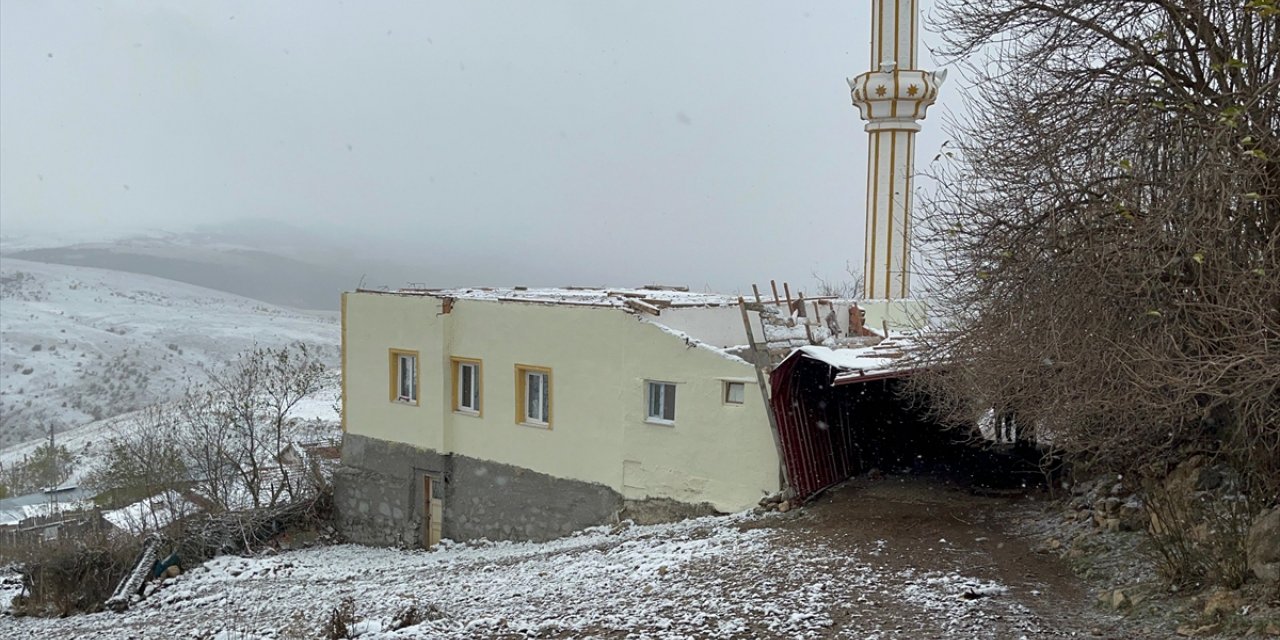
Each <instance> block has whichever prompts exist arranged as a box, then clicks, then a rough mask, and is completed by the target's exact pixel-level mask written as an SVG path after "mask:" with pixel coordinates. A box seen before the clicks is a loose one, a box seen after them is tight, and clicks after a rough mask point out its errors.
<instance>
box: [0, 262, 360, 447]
mask: <svg viewBox="0 0 1280 640" xmlns="http://www.w3.org/2000/svg"><path fill="white" fill-rule="evenodd" d="M334 295H335V296H336V295H337V293H336V292H335V294H334ZM339 331H340V329H339V326H338V319H337V314H334V313H324V312H305V311H296V310H292V309H286V308H284V307H277V306H274V305H270V304H267V303H263V302H259V301H256V300H251V299H249V298H243V297H240V296H236V295H232V294H228V293H223V292H220V291H214V290H212V289H205V288H201V287H197V286H193V285H189V284H183V283H180V282H174V281H172V280H165V279H162V278H154V277H150V276H144V275H138V274H132V273H124V272H120V271H111V270H107V269H93V268H87V267H73V266H65V265H54V264H44V263H39V262H29V261H24V260H14V259H11V258H3V259H0V338H2V339H0V446H5V445H12V444H15V443H17V442H20V441H23V440H27V439H30V438H33V437H39V436H40V435H42V433H41V431H42V430H43V428H44V427H45V425H48V424H52V425H53V426H54V427H55V428H56V429H59V430H63V429H69V428H73V427H76V426H80V425H83V424H86V423H89V422H93V421H97V420H101V419H105V418H108V417H111V416H115V415H118V414H121V413H125V412H128V411H131V410H135V409H139V408H142V407H144V406H147V405H150V404H153V403H156V402H162V401H166V400H171V399H174V398H175V397H177V396H178V395H179V394H181V393H182V392H183V391H184V390H185V388H186V386H187V382H188V381H190V380H200V379H203V377H204V375H205V372H206V371H208V370H209V369H210V368H213V367H217V366H220V365H222V364H224V363H226V362H228V361H230V360H232V359H233V358H234V357H235V356H236V355H237V354H239V353H241V352H243V351H246V350H248V349H251V348H253V347H254V346H262V347H278V346H283V345H285V344H289V343H292V342H298V341H300V342H305V343H307V344H310V345H312V346H316V347H318V348H319V349H320V352H321V354H322V355H323V356H324V357H326V358H327V359H328V360H329V361H330V362H331V364H334V365H336V364H337V353H338V342H339Z"/></svg>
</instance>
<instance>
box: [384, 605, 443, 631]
mask: <svg viewBox="0 0 1280 640" xmlns="http://www.w3.org/2000/svg"><path fill="white" fill-rule="evenodd" d="M443 617H444V612H443V611H441V610H440V608H439V607H437V606H436V605H434V604H428V605H426V606H423V605H422V604H420V603H417V602H411V603H409V604H407V605H405V606H404V607H401V608H400V610H399V611H396V614H395V615H394V616H392V617H391V629H392V630H395V631H398V630H400V629H406V628H408V627H412V626H415V625H419V624H422V623H423V622H426V621H427V620H439V619H441V618H443Z"/></svg>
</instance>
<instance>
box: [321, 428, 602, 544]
mask: <svg viewBox="0 0 1280 640" xmlns="http://www.w3.org/2000/svg"><path fill="white" fill-rule="evenodd" d="M424 475H429V476H431V477H432V478H433V480H434V482H436V483H437V488H436V490H435V491H436V497H437V498H442V499H443V501H444V517H443V522H442V535H443V536H444V537H445V538H450V539H453V540H472V539H476V538H488V539H490V540H535V541H541V540H549V539H552V538H557V537H560V536H563V535H565V534H568V533H571V532H573V531H576V530H578V529H583V528H585V527H589V526H593V525H598V524H606V523H609V522H613V521H614V520H615V518H616V517H617V515H618V514H619V512H620V511H622V510H623V505H624V501H623V499H622V496H621V495H620V494H618V493H617V492H616V491H614V490H612V489H610V488H609V487H606V486H604V485H599V484H593V483H589V482H581V481H577V480H565V479H562V478H555V477H552V476H549V475H546V474H542V473H537V472H534V471H530V470H528V469H522V468H520V467H513V466H511V465H505V464H500V463H496V462H490V461H486V460H477V459H475V458H468V457H466V456H458V455H442V454H439V453H436V452H434V451H429V450H426V449H419V448H417V447H413V446H410V445H406V444H401V443H396V442H390V441H386V440H379V439H375V438H369V437H366V436H358V435H352V434H347V435H346V437H345V438H344V440H343V445H342V466H341V467H340V468H339V470H338V471H337V472H336V473H335V474H334V500H335V506H336V508H337V524H338V529H339V531H341V532H342V533H343V535H345V536H346V537H347V539H349V540H351V541H352V542H358V543H361V544H369V545H377V546H418V545H420V544H421V541H422V523H423V509H424V502H425V501H424V496H423V491H424V488H423V487H424V483H423V476H424ZM623 517H626V516H625V514H624V515H623Z"/></svg>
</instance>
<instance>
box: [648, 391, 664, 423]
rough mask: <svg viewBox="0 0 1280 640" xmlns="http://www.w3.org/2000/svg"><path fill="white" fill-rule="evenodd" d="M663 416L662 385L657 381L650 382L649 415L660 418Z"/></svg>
mask: <svg viewBox="0 0 1280 640" xmlns="http://www.w3.org/2000/svg"><path fill="white" fill-rule="evenodd" d="M661 416H662V385H660V384H658V383H656V382H650V383H649V417H650V418H659V417H661Z"/></svg>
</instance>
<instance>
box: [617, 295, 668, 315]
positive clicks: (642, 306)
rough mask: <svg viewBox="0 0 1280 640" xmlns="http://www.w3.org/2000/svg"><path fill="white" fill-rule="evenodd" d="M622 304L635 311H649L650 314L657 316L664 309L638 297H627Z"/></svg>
mask: <svg viewBox="0 0 1280 640" xmlns="http://www.w3.org/2000/svg"><path fill="white" fill-rule="evenodd" d="M622 304H623V305H624V306H625V307H627V308H628V309H631V310H633V311H639V312H641V313H648V314H650V315H655V316H656V315H661V314H662V309H659V308H658V307H655V306H653V305H651V304H649V303H648V302H645V301H644V300H639V299H636V298H627V299H626V300H624V301H623V302H622Z"/></svg>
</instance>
